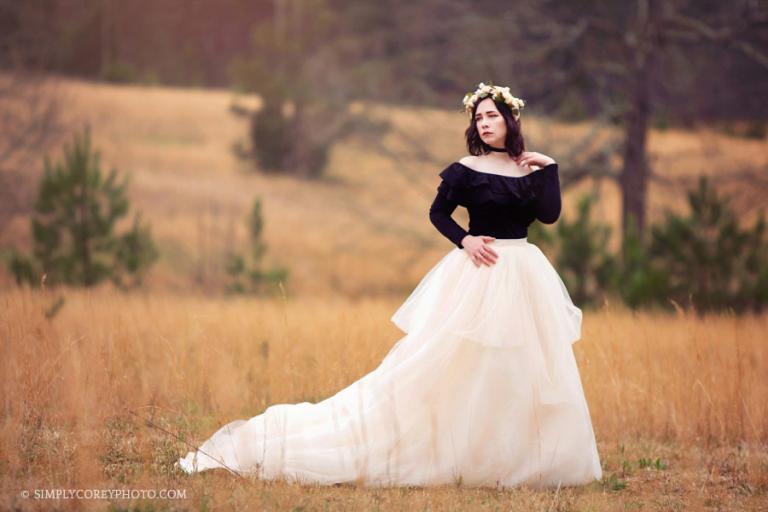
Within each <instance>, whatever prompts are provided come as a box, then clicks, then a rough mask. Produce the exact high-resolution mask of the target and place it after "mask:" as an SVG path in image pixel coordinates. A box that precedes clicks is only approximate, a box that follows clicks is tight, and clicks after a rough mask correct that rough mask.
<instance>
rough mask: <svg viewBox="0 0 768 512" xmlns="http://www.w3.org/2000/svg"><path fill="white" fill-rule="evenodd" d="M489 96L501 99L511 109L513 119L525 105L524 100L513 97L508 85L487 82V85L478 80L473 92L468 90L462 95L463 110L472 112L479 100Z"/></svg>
mask: <svg viewBox="0 0 768 512" xmlns="http://www.w3.org/2000/svg"><path fill="white" fill-rule="evenodd" d="M488 97H491V98H493V100H494V101H503V102H504V103H506V104H507V105H508V106H509V108H510V110H511V111H512V117H514V118H515V121H517V120H518V119H520V110H521V109H522V108H523V107H525V102H524V101H523V100H521V99H520V98H515V97H514V96H512V94H510V92H509V87H499V86H497V85H493V84H491V83H490V82H488V85H486V84H484V83H483V82H480V84H479V85H478V86H477V90H476V91H475V92H468V93H467V94H465V95H464V99H463V100H462V103H464V111H465V112H467V113H468V114H470V115H471V114H472V109H473V108H475V104H477V102H478V101H479V100H482V99H485V98H488Z"/></svg>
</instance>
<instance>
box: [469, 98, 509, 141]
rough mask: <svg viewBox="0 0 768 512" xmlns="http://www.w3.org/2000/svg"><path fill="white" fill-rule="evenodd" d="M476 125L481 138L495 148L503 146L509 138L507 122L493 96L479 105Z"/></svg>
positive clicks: (476, 113)
mask: <svg viewBox="0 0 768 512" xmlns="http://www.w3.org/2000/svg"><path fill="white" fill-rule="evenodd" d="M475 126H476V128H477V133H479V134H480V138H481V139H482V141H483V142H485V143H486V144H488V145H490V146H493V147H495V148H503V147H504V142H505V141H506V139H507V123H506V121H505V120H504V116H502V115H501V112H499V110H498V109H497V108H496V103H494V102H493V99H491V98H485V99H484V100H483V101H481V102H480V103H479V104H478V105H477V110H476V111H475Z"/></svg>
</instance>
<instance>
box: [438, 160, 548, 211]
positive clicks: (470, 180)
mask: <svg viewBox="0 0 768 512" xmlns="http://www.w3.org/2000/svg"><path fill="white" fill-rule="evenodd" d="M550 175H554V176H557V163H553V164H549V165H547V166H545V167H542V168H541V169H539V170H537V171H533V172H530V173H528V174H526V175H524V176H505V175H501V174H493V173H490V172H483V171H476V170H475V169H472V168H471V167H467V166H466V165H464V164H462V163H460V162H454V163H452V164H451V165H449V166H448V167H446V168H445V169H444V170H443V171H441V172H440V177H441V178H442V179H443V183H444V184H446V185H448V187H447V190H446V197H447V198H448V199H449V200H454V201H457V202H458V203H459V204H464V205H466V204H467V203H475V204H480V203H485V202H497V203H509V202H510V200H518V201H520V200H521V201H528V200H533V199H535V198H536V195H537V192H538V190H539V188H540V183H541V182H542V181H543V180H542V179H541V178H544V177H546V176H550ZM441 185H442V184H441Z"/></svg>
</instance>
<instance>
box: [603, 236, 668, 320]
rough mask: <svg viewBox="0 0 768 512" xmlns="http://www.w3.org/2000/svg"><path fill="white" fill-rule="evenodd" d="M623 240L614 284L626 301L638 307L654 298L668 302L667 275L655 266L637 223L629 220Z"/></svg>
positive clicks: (654, 299) (651, 301) (633, 307)
mask: <svg viewBox="0 0 768 512" xmlns="http://www.w3.org/2000/svg"><path fill="white" fill-rule="evenodd" d="M646 238H648V237H647V236H646ZM621 243H622V249H621V255H622V257H623V261H622V263H621V265H620V267H619V268H617V269H616V272H615V274H614V277H613V287H614V289H615V290H616V292H617V293H618V295H619V296H620V297H621V298H622V300H623V301H624V303H625V304H626V305H628V306H629V307H630V308H632V309H636V308H638V307H640V306H643V305H648V304H651V303H653V302H655V301H663V302H667V300H666V297H667V294H668V289H667V282H668V281H667V277H666V275H665V273H664V272H662V271H660V270H658V269H657V268H655V267H654V266H653V264H652V258H651V254H650V253H649V250H648V244H647V243H645V241H644V240H643V238H642V236H641V235H640V233H639V232H638V229H637V225H636V224H633V223H632V222H630V223H629V225H628V228H627V232H626V234H625V236H624V238H623V240H622V242H621Z"/></svg>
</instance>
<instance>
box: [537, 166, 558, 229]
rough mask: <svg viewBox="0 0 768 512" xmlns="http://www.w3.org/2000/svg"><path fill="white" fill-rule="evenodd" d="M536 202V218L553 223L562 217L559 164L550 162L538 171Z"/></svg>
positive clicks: (545, 222) (546, 222)
mask: <svg viewBox="0 0 768 512" xmlns="http://www.w3.org/2000/svg"><path fill="white" fill-rule="evenodd" d="M534 172H540V173H543V174H541V175H540V176H538V182H537V191H536V202H535V205H534V211H535V213H536V218H537V219H538V220H540V221H541V222H543V223H544V224H553V223H554V222H555V221H557V219H558V218H559V217H560V210H561V208H562V200H561V198H560V176H559V174H558V168H557V164H556V163H554V164H549V165H547V166H545V167H543V168H542V169H539V170H538V171H534Z"/></svg>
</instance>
